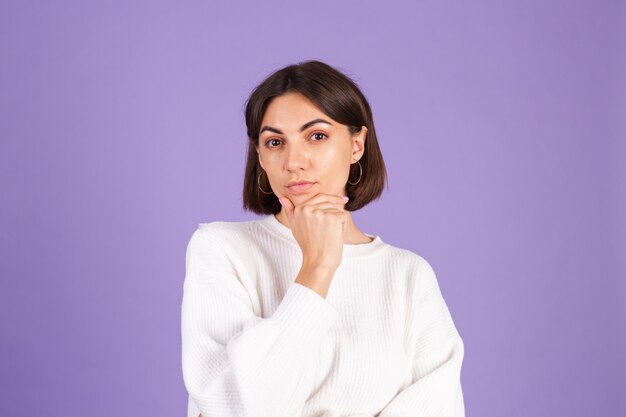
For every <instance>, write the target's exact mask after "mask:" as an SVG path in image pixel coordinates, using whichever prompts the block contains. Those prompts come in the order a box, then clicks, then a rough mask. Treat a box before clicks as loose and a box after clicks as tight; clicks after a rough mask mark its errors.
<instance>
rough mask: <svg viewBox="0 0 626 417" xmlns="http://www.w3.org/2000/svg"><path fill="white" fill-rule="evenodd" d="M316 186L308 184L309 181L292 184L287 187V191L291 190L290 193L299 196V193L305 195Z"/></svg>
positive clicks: (311, 183) (312, 183)
mask: <svg viewBox="0 0 626 417" xmlns="http://www.w3.org/2000/svg"><path fill="white" fill-rule="evenodd" d="M314 185H315V183H314V182H308V181H303V182H291V183H289V184H288V185H287V189H289V191H291V192H292V193H294V194H299V193H304V192H306V191H308V190H309V189H310V188H311V187H313V186H314Z"/></svg>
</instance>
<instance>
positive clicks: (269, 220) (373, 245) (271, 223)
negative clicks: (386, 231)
mask: <svg viewBox="0 0 626 417" xmlns="http://www.w3.org/2000/svg"><path fill="white" fill-rule="evenodd" d="M260 222H261V224H262V225H263V226H265V227H266V228H267V229H269V230H270V231H271V232H273V233H274V234H276V235H278V236H280V237H282V238H283V239H286V240H288V241H289V242H291V243H292V244H294V245H298V241H297V240H296V238H294V237H293V234H292V233H291V229H290V228H288V227H287V226H285V225H284V224H282V223H281V222H279V221H278V219H277V218H276V216H274V215H273V214H270V215H267V216H265V217H264V218H261V219H260ZM365 235H366V236H369V237H372V238H374V240H372V241H371V242H367V243H344V244H343V256H345V257H352V256H362V255H371V254H372V253H374V252H376V251H378V250H380V249H382V248H383V247H384V246H386V245H387V244H386V243H385V242H383V240H382V239H381V238H380V236H378V235H371V234H369V233H365Z"/></svg>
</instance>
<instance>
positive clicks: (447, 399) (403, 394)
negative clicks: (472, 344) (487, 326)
mask: <svg viewBox="0 0 626 417" xmlns="http://www.w3.org/2000/svg"><path fill="white" fill-rule="evenodd" d="M417 268H418V270H417V271H418V272H417V279H418V281H417V285H418V290H417V294H418V296H417V299H416V304H414V308H413V310H412V311H413V318H412V320H411V323H410V329H411V331H412V338H411V340H412V341H413V343H414V346H416V351H415V357H414V359H413V368H412V370H413V378H412V383H411V384H410V385H408V386H407V387H406V388H405V389H404V390H402V391H400V392H399V393H398V395H396V396H395V397H394V398H393V399H392V400H391V401H390V402H389V404H387V405H386V406H385V408H384V409H383V410H382V412H381V413H380V414H379V417H405V416H406V417H408V416H415V415H419V416H424V417H426V416H429V417H430V416H432V417H435V416H436V417H464V416H465V406H464V402H463V391H462V389H461V365H462V363H463V357H464V344H463V340H462V339H461V336H460V335H459V333H458V332H457V329H456V327H455V325H454V322H453V321H452V317H451V316H450V311H449V310H448V307H447V305H446V303H445V301H444V299H443V297H442V295H441V291H440V288H439V285H438V283H437V278H436V276H435V272H434V271H433V269H432V267H431V265H430V264H429V263H428V262H427V261H426V260H425V259H424V258H421V259H420V260H419V264H418V266H417Z"/></svg>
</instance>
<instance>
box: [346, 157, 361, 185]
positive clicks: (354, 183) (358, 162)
mask: <svg viewBox="0 0 626 417" xmlns="http://www.w3.org/2000/svg"><path fill="white" fill-rule="evenodd" d="M356 162H357V164H359V179H358V180H357V181H356V182H350V175H348V184H350V185H357V184H358V183H359V181H361V177H362V176H363V167H361V161H356Z"/></svg>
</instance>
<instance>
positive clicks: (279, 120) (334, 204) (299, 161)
mask: <svg viewBox="0 0 626 417" xmlns="http://www.w3.org/2000/svg"><path fill="white" fill-rule="evenodd" d="M315 119H324V120H327V121H328V122H330V123H331V125H328V124H325V123H317V124H314V125H312V126H310V127H309V128H307V129H305V130H304V131H302V132H300V128H301V127H302V126H303V125H304V124H306V123H308V122H310V121H312V120H315ZM264 126H270V127H272V128H275V129H277V130H279V131H281V132H282V133H280V134H279V133H275V132H271V131H265V132H262V133H261V135H260V137H259V146H258V147H257V148H256V150H257V153H258V155H259V163H260V164H261V167H262V168H263V169H264V170H265V172H266V174H267V178H268V180H269V182H270V186H271V187H272V191H274V194H276V196H277V197H279V198H281V199H283V200H284V199H285V198H286V199H287V200H288V201H287V203H286V205H284V206H283V208H282V209H281V211H280V212H279V213H277V214H276V218H277V219H278V221H279V222H281V223H282V224H284V225H285V226H287V227H290V225H291V224H294V221H295V217H294V208H295V207H296V206H298V207H302V206H306V205H309V206H310V207H313V206H317V207H318V208H321V209H323V210H327V211H328V213H330V212H337V211H339V212H341V221H342V222H344V226H343V230H342V231H341V234H342V236H343V242H344V243H349V244H360V243H367V242H371V241H372V239H371V238H370V237H368V236H367V235H365V234H364V233H363V232H362V231H361V230H360V229H359V228H358V227H357V226H356V225H355V224H354V221H353V220H352V214H351V213H350V212H349V211H347V210H345V209H343V205H344V204H345V203H344V202H343V201H342V200H341V199H340V198H338V196H345V195H346V189H345V185H346V182H347V180H348V175H349V172H350V171H349V170H350V164H351V163H356V161H358V160H359V159H360V158H361V157H362V156H363V152H364V147H363V144H364V143H365V138H366V136H367V128H366V127H365V126H363V127H362V128H361V131H360V132H359V133H357V134H355V135H351V134H350V131H349V130H348V126H346V125H343V124H340V123H338V122H337V121H335V120H333V119H331V118H330V117H329V116H328V115H326V114H324V113H323V112H322V111H321V110H320V109H318V108H317V107H316V106H315V105H314V104H313V103H311V101H310V100H309V99H307V98H306V97H305V96H303V95H302V94H300V93H287V94H284V95H282V96H279V97H276V98H274V99H273V100H272V101H271V102H270V104H269V106H268V107H267V109H266V111H265V114H264V116H263V120H262V122H261V128H263V127H264ZM322 134H323V135H322ZM324 135H325V136H324ZM292 180H308V181H313V182H315V183H316V184H315V185H314V186H313V187H311V188H310V189H309V190H308V191H307V192H306V193H302V194H295V193H293V192H292V191H290V190H289V189H288V188H286V185H287V183H288V182H289V181H292ZM318 220H319V219H318ZM310 226H313V227H312V228H310V229H309V233H306V234H308V235H309V236H308V237H309V238H310V240H320V239H319V238H320V237H321V236H324V237H325V238H327V236H326V235H327V234H328V231H329V230H330V227H331V224H329V223H323V222H322V223H317V224H316V223H314V222H313V223H311V224H310ZM324 227H328V228H329V229H328V230H326V231H320V230H319V229H320V228H324ZM292 230H293V229H292ZM303 230H306V228H304V229H303ZM315 232H317V233H318V236H315ZM303 241H306V239H303ZM318 243H319V244H320V246H322V247H324V248H327V246H328V245H327V244H326V243H327V242H318ZM313 249H314V248H313ZM312 252H315V251H312ZM321 258H323V256H321ZM309 259H313V260H312V261H310V262H307V261H306V260H305V262H304V263H303V266H302V268H301V270H300V273H299V274H298V277H297V278H296V282H300V283H302V284H303V285H307V286H309V287H311V288H312V289H314V290H315V291H316V292H318V293H319V294H320V295H321V296H322V297H324V298H325V297H326V294H327V291H328V286H329V285H330V281H331V280H332V276H333V274H334V270H335V268H336V265H335V266H332V267H330V268H326V267H325V266H321V263H320V260H319V259H318V258H316V257H315V256H312V257H310V258H309ZM198 417H202V414H200V415H198Z"/></svg>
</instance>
